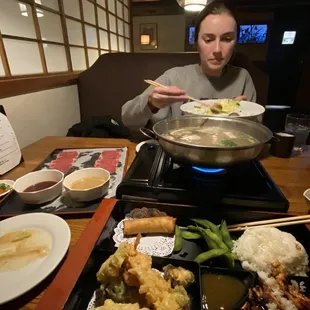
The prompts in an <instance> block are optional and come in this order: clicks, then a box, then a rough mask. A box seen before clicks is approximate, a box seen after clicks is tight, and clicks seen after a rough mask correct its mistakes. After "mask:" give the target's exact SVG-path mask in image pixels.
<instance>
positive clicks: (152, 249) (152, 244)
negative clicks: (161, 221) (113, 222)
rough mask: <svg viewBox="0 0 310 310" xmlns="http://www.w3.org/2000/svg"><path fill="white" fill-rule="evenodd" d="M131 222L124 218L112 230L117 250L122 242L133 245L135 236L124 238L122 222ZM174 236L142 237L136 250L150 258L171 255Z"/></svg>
mask: <svg viewBox="0 0 310 310" xmlns="http://www.w3.org/2000/svg"><path fill="white" fill-rule="evenodd" d="M125 220H132V218H129V217H127V218H125V219H124V220H122V221H120V222H119V223H118V225H117V227H116V228H115V229H114V235H113V240H114V242H115V246H116V247H117V248H118V247H119V245H120V244H121V243H122V242H127V243H131V244H133V243H134V242H135V240H136V237H137V236H133V237H128V238H126V237H125V236H124V221H125ZM174 239H175V237H174V235H173V236H172V237H170V236H143V237H141V240H140V242H139V244H138V247H137V250H138V251H139V252H141V253H143V254H147V255H150V256H158V257H164V256H168V255H170V254H171V253H172V251H173V248H174Z"/></svg>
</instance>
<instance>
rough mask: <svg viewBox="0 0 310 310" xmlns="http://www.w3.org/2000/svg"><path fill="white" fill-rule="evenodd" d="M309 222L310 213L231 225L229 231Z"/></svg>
mask: <svg viewBox="0 0 310 310" xmlns="http://www.w3.org/2000/svg"><path fill="white" fill-rule="evenodd" d="M307 223H310V215H300V216H292V217H287V218H280V219H274V220H265V221H257V222H248V223H241V224H235V225H229V226H228V229H229V231H231V232H232V231H244V230H246V228H248V227H282V226H291V225H297V224H307Z"/></svg>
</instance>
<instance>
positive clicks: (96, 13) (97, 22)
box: [94, 3, 101, 57]
mask: <svg viewBox="0 0 310 310" xmlns="http://www.w3.org/2000/svg"><path fill="white" fill-rule="evenodd" d="M94 5H95V19H96V34H97V46H98V57H100V48H101V46H100V34H99V17H98V7H97V3H95V4H94Z"/></svg>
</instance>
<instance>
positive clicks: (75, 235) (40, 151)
mask: <svg viewBox="0 0 310 310" xmlns="http://www.w3.org/2000/svg"><path fill="white" fill-rule="evenodd" d="M92 147H98V148H99V147H128V167H129V165H130V164H131V163H132V161H133V159H134V157H135V154H136V149H135V147H136V145H135V144H134V143H131V142H130V141H128V140H124V139H98V138H72V137H46V138H44V139H42V140H40V141H38V142H36V143H34V144H32V145H29V146H28V147H26V148H24V149H23V150H22V153H23V157H24V160H25V161H24V162H23V163H21V164H20V165H19V166H18V167H16V168H15V169H14V170H12V171H10V172H8V173H7V174H6V175H5V176H3V177H2V179H11V180H16V179H17V178H19V177H20V176H22V175H24V174H26V173H28V172H31V171H32V170H34V169H35V168H36V167H37V166H38V165H39V164H40V163H41V162H42V161H44V159H45V158H46V157H47V156H48V155H49V154H51V153H52V152H53V150H55V149H57V148H60V149H61V148H92ZM0 179H1V178H0ZM66 221H67V223H68V224H69V226H70V230H71V242H70V249H71V248H72V247H73V246H74V245H75V244H76V242H77V241H78V240H79V238H80V236H81V234H82V232H83V230H84V228H85V227H86V225H87V224H88V222H89V221H90V217H88V218H78V219H66ZM54 276H55V274H53V276H52V277H50V278H49V279H48V280H47V281H44V282H45V283H44V284H43V285H39V286H38V288H36V289H35V290H34V291H31V292H30V293H29V294H25V296H23V297H22V298H18V299H17V300H16V302H15V301H14V303H9V304H8V305H5V306H3V309H10V310H15V309H23V310H29V309H35V308H36V306H37V304H38V302H39V300H40V298H41V297H42V295H43V293H44V290H45V288H46V287H47V286H48V285H49V284H50V282H51V281H52V278H53V277H54ZM0 308H1V309H2V306H0Z"/></svg>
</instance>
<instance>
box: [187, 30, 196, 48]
mask: <svg viewBox="0 0 310 310" xmlns="http://www.w3.org/2000/svg"><path fill="white" fill-rule="evenodd" d="M188 44H189V45H194V44H195V27H189V29H188Z"/></svg>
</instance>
